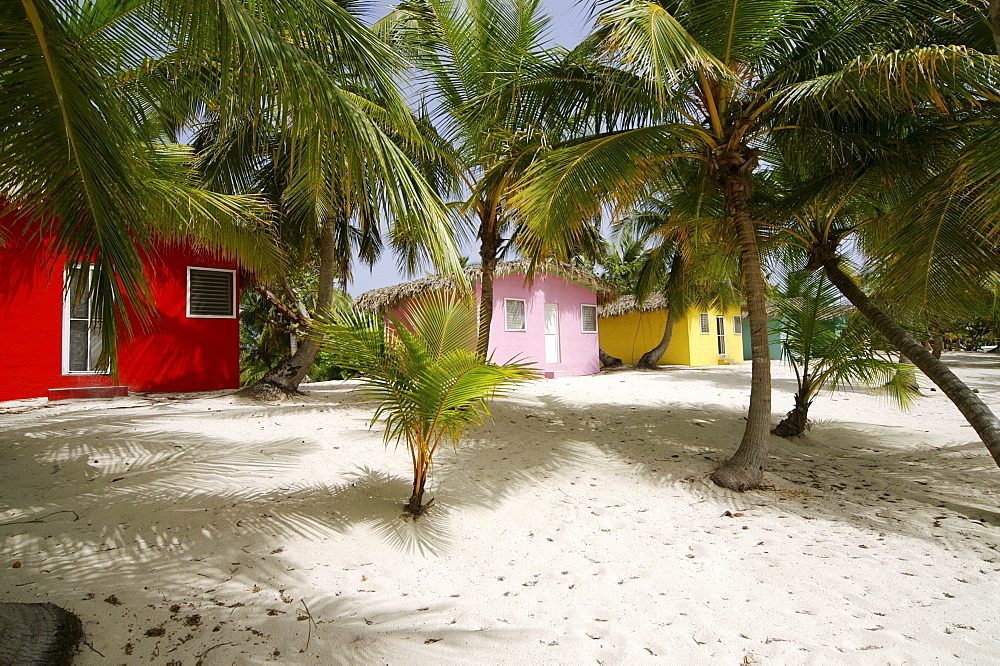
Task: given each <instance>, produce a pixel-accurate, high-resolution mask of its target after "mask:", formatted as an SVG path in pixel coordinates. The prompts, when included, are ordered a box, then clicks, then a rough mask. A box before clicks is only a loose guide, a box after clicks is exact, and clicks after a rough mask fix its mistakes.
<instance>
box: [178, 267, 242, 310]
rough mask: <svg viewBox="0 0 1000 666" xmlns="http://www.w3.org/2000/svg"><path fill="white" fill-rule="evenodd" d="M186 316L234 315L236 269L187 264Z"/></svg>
mask: <svg viewBox="0 0 1000 666" xmlns="http://www.w3.org/2000/svg"><path fill="white" fill-rule="evenodd" d="M187 316H188V317H192V318H221V319H233V318H235V317H236V271H232V270H227V269H224V268H195V267H193V266H188V289H187Z"/></svg>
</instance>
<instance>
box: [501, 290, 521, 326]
mask: <svg viewBox="0 0 1000 666" xmlns="http://www.w3.org/2000/svg"><path fill="white" fill-rule="evenodd" d="M503 309H504V330H505V331H525V330H527V327H526V326H525V318H524V301H523V300H521V299H519V298H505V299H503Z"/></svg>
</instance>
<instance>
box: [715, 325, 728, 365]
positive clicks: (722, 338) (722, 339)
mask: <svg viewBox="0 0 1000 666" xmlns="http://www.w3.org/2000/svg"><path fill="white" fill-rule="evenodd" d="M715 330H716V332H717V333H718V335H719V356H720V357H722V356H725V355H726V318H725V317H716V318H715Z"/></svg>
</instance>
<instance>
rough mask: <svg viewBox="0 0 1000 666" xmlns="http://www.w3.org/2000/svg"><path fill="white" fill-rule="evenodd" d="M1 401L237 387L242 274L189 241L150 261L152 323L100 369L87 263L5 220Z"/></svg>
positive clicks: (0, 268) (0, 279)
mask: <svg viewBox="0 0 1000 666" xmlns="http://www.w3.org/2000/svg"><path fill="white" fill-rule="evenodd" d="M0 228H3V229H4V230H5V232H6V233H7V235H8V242H7V244H6V245H0V349H3V350H4V351H5V352H6V360H5V363H4V365H5V367H4V373H3V376H4V381H3V382H2V383H0V400H14V399H20V398H37V397H45V396H47V397H48V398H49V399H50V400H51V399H58V398H67V397H109V396H114V395H124V394H126V393H127V392H128V391H155V392H166V391H208V390H216V389H226V388H237V387H238V386H239V375H240V371H239V370H240V368H239V366H240V359H239V353H240V351H239V312H238V299H237V296H238V290H239V273H238V270H237V267H236V265H235V264H234V263H233V262H229V261H223V260H220V259H218V258H217V257H214V256H213V255H211V254H210V253H206V252H202V251H198V250H195V249H192V248H190V247H183V246H164V247H161V248H159V249H158V250H157V251H156V252H155V254H150V255H148V256H147V257H146V258H145V263H146V272H147V276H148V278H149V283H150V291H151V294H152V302H153V304H154V306H155V310H154V313H153V321H152V324H150V325H148V326H145V327H142V326H140V325H139V324H138V323H135V324H133V332H132V334H131V336H130V337H128V338H127V339H123V340H122V342H121V343H120V345H119V348H118V365H119V372H118V377H117V378H113V377H111V376H110V375H108V374H107V373H105V372H102V371H101V370H100V369H99V368H98V367H97V365H96V364H97V360H98V357H99V356H100V353H101V335H100V329H99V324H98V323H95V322H92V321H91V318H90V312H89V308H88V303H87V301H86V299H79V300H77V299H74V293H75V292H77V290H76V285H77V284H78V283H82V285H83V286H84V287H86V284H87V282H88V281H89V279H90V265H89V264H88V263H86V262H79V261H70V260H67V259H66V258H64V257H58V258H56V259H55V261H53V260H52V257H51V256H46V250H45V249H44V246H42V248H41V249H40V248H39V246H38V245H37V244H36V243H34V242H32V241H29V240H27V239H25V238H24V235H23V234H19V233H18V229H16V228H15V224H14V223H13V222H12V220H11V219H10V218H7V219H3V220H0Z"/></svg>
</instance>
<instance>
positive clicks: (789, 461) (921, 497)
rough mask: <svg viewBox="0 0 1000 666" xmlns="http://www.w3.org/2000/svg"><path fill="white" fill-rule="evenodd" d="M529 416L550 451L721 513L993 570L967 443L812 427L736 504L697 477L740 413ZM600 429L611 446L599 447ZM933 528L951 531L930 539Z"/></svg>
mask: <svg viewBox="0 0 1000 666" xmlns="http://www.w3.org/2000/svg"><path fill="white" fill-rule="evenodd" d="M522 409H523V408H522ZM528 412H529V415H528V418H532V419H538V420H540V421H542V422H543V423H548V424H553V423H556V424H558V427H559V428H560V430H561V434H559V435H556V434H555V433H546V435H547V436H549V437H561V440H562V441H561V443H559V442H557V443H556V445H557V446H563V447H566V446H567V444H568V443H569V442H572V445H573V446H574V447H575V448H576V449H577V450H581V451H582V450H589V451H591V453H590V455H589V457H590V458H591V459H593V460H597V459H601V458H602V456H606V457H605V458H604V460H607V458H610V459H612V460H619V461H622V462H623V463H624V464H626V465H629V466H630V469H632V470H634V473H635V474H636V475H637V476H639V477H641V478H642V479H643V480H644V482H648V483H651V484H653V485H656V486H660V485H664V484H683V485H684V486H685V487H686V488H687V490H688V491H689V492H691V493H693V494H695V495H697V496H700V497H702V498H705V499H711V500H713V501H716V502H718V503H719V505H720V507H725V508H729V509H731V510H738V509H741V508H742V507H746V506H748V505H750V504H757V505H760V506H769V507H772V508H774V509H776V510H780V511H781V512H783V513H794V514H798V515H800V516H802V517H806V518H809V519H816V518H819V519H824V520H829V521H833V522H845V523H849V524H852V525H855V526H857V527H861V528H863V529H869V530H872V531H875V532H894V533H898V534H902V535H907V536H912V537H917V538H921V539H925V540H929V541H935V542H938V543H941V542H942V540H944V541H952V542H953V545H959V544H958V542H959V541H961V542H962V543H961V545H962V546H963V547H966V548H968V547H973V548H975V549H976V550H977V552H979V553H980V555H981V556H982V557H983V558H984V559H991V560H992V559H994V558H998V559H1000V538H998V537H997V536H996V530H995V528H996V527H1000V510H998V508H997V495H998V492H997V491H996V490H995V477H996V473H997V469H996V465H995V464H994V463H993V461H992V459H991V458H990V456H989V454H988V452H987V451H986V450H985V448H984V447H983V445H982V443H981V442H980V441H978V440H976V439H974V434H972V433H970V435H971V437H972V439H971V440H965V441H961V440H956V441H953V442H951V443H949V444H948V445H946V446H943V447H941V446H934V445H933V444H932V443H931V442H930V441H929V440H928V441H927V442H926V443H925V445H923V446H921V445H919V444H918V445H915V444H914V442H915V439H916V436H915V434H914V432H913V431H911V430H909V429H902V428H894V427H888V426H869V425H865V426H860V425H856V424H852V423H844V422H835V421H826V422H822V423H817V424H815V425H814V427H813V429H812V430H810V431H808V433H807V434H806V435H805V436H803V437H799V438H794V439H791V440H788V439H784V438H781V437H776V436H772V438H771V454H770V461H769V466H768V471H767V473H766V475H765V483H767V484H769V486H768V487H766V488H764V489H761V490H757V491H751V492H747V493H742V494H740V493H734V492H731V491H727V490H723V489H721V488H718V487H717V486H715V485H714V484H712V483H711V481H709V480H708V478H707V477H708V474H709V473H710V472H711V471H712V470H713V469H714V468H715V467H716V466H717V465H718V464H721V463H722V462H724V461H725V460H726V458H728V456H729V455H731V454H732V451H734V450H735V449H736V447H737V446H738V445H739V441H740V437H741V435H742V432H743V427H744V423H745V420H744V413H743V412H741V411H738V410H727V409H722V408H719V407H714V406H705V407H692V406H690V405H687V404H684V405H677V404H664V405H662V406H660V407H655V406H652V407H651V406H636V405H632V406H623V405H622V404H620V403H618V404H614V403H592V402H589V403H587V404H586V405H581V404H577V403H571V402H567V401H565V400H561V399H558V398H554V397H551V396H548V397H541V398H540V402H539V404H537V405H536V406H534V408H531V409H529V410H528ZM500 413H501V414H503V415H506V414H507V412H506V410H504V411H501V412H500ZM607 430H611V431H613V432H614V433H615V436H614V437H611V438H609V437H608V436H607V432H606V431H607ZM598 431H604V432H598ZM956 434H965V433H956ZM917 441H919V440H917ZM727 446H731V447H732V448H731V449H729V448H727ZM595 451H599V452H600V454H601V455H596V454H595V453H594V452H595ZM567 460H568V461H569V462H574V461H572V460H570V459H567ZM580 460H581V459H578V460H577V461H575V462H579V461H580ZM942 521H945V522H946V523H947V526H948V527H949V528H951V529H948V530H944V529H940V528H941V525H942Z"/></svg>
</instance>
